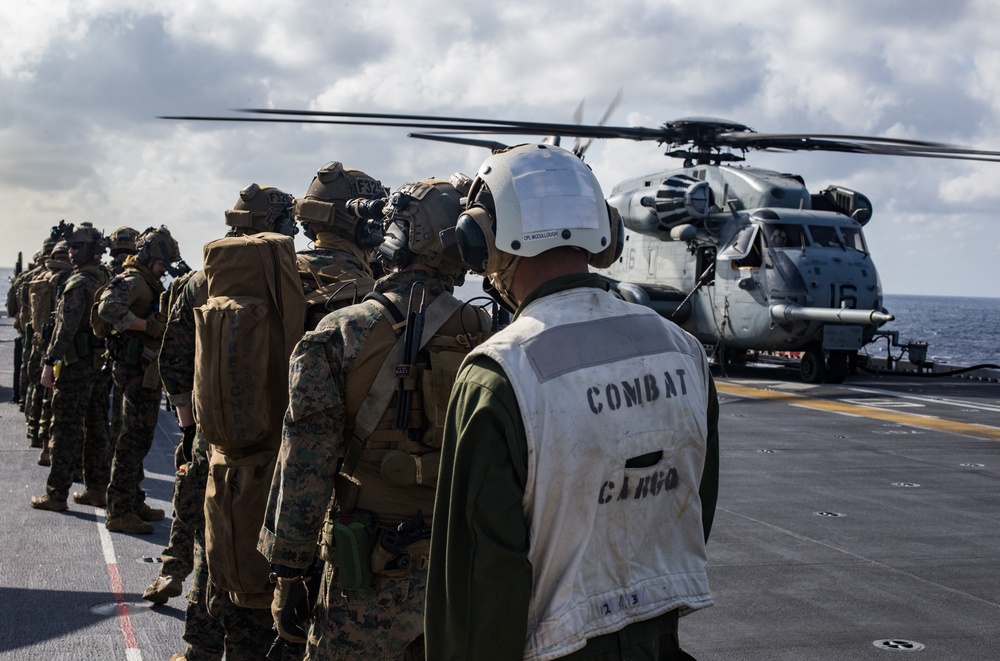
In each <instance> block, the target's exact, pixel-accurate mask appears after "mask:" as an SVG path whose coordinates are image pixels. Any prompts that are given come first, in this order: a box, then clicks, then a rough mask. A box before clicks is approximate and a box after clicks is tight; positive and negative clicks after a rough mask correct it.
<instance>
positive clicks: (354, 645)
mask: <svg viewBox="0 0 1000 661" xmlns="http://www.w3.org/2000/svg"><path fill="white" fill-rule="evenodd" d="M426 590H427V572H426V571H416V572H413V573H411V574H409V575H407V576H404V577H402V578H384V577H380V578H376V579H375V584H374V585H373V586H372V587H371V588H369V589H367V590H352V591H350V592H345V591H344V590H341V588H340V587H339V585H338V579H337V571H336V569H332V568H331V567H330V565H327V566H326V567H325V568H324V570H323V582H322V584H321V586H320V591H319V599H318V602H317V604H316V609H315V617H314V618H313V621H312V625H311V626H310V627H309V636H308V638H309V641H308V644H307V648H306V659H323V660H325V661H327V660H328V661H348V660H350V661H356V660H362V659H389V660H392V661H395V660H397V659H398V660H399V661H410V660H413V661H421V660H422V659H423V658H424V655H423V631H424V594H425V592H426Z"/></svg>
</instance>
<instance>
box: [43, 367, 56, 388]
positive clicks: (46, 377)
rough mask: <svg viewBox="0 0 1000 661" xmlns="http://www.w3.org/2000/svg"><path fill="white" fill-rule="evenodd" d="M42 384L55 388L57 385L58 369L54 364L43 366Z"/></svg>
mask: <svg viewBox="0 0 1000 661" xmlns="http://www.w3.org/2000/svg"><path fill="white" fill-rule="evenodd" d="M42 385H43V386H45V387H46V388H53V387H55V385H56V370H55V368H54V367H52V365H45V366H44V367H42Z"/></svg>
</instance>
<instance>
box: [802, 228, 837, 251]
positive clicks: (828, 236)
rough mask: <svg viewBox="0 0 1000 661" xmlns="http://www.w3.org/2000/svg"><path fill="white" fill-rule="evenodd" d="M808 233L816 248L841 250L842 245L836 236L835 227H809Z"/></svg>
mask: <svg viewBox="0 0 1000 661" xmlns="http://www.w3.org/2000/svg"><path fill="white" fill-rule="evenodd" d="M809 233H810V234H812V238H813V243H814V244H816V245H817V246H823V247H826V248H841V247H843V245H844V244H843V243H842V242H841V240H840V237H839V236H837V228H836V227H828V226H826V225H810V226H809Z"/></svg>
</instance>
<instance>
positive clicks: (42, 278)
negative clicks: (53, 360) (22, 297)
mask: <svg viewBox="0 0 1000 661" xmlns="http://www.w3.org/2000/svg"><path fill="white" fill-rule="evenodd" d="M72 270H73V267H72V266H70V265H69V264H64V263H62V262H56V261H53V260H49V261H48V262H47V263H46V270H45V271H44V272H43V273H42V274H40V275H39V276H38V277H36V278H33V279H32V280H31V281H30V282H28V284H27V287H26V290H25V293H26V295H27V299H28V312H29V320H30V323H31V328H32V331H33V332H32V343H33V344H34V346H35V347H36V348H41V347H44V346H45V345H46V344H48V339H49V338H50V337H51V333H52V328H53V326H54V325H55V314H54V313H55V311H56V306H57V304H58V302H59V294H60V293H61V291H62V286H63V285H64V284H65V282H66V279H67V278H68V277H69V274H70V272H71V271H72Z"/></svg>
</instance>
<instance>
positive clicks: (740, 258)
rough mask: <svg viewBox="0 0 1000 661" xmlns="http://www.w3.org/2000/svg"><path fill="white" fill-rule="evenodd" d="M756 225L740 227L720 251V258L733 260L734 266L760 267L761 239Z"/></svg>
mask: <svg viewBox="0 0 1000 661" xmlns="http://www.w3.org/2000/svg"><path fill="white" fill-rule="evenodd" d="M757 229H758V228H757V226H756V225H750V226H748V227H742V228H740V229H739V230H738V231H737V232H736V234H735V235H734V236H733V238H732V239H730V240H729V243H728V244H726V247H725V248H723V249H722V252H720V253H719V260H720V261H721V260H732V261H733V266H735V267H744V268H760V265H761V261H762V260H761V250H760V239H759V238H758V231H757Z"/></svg>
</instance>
